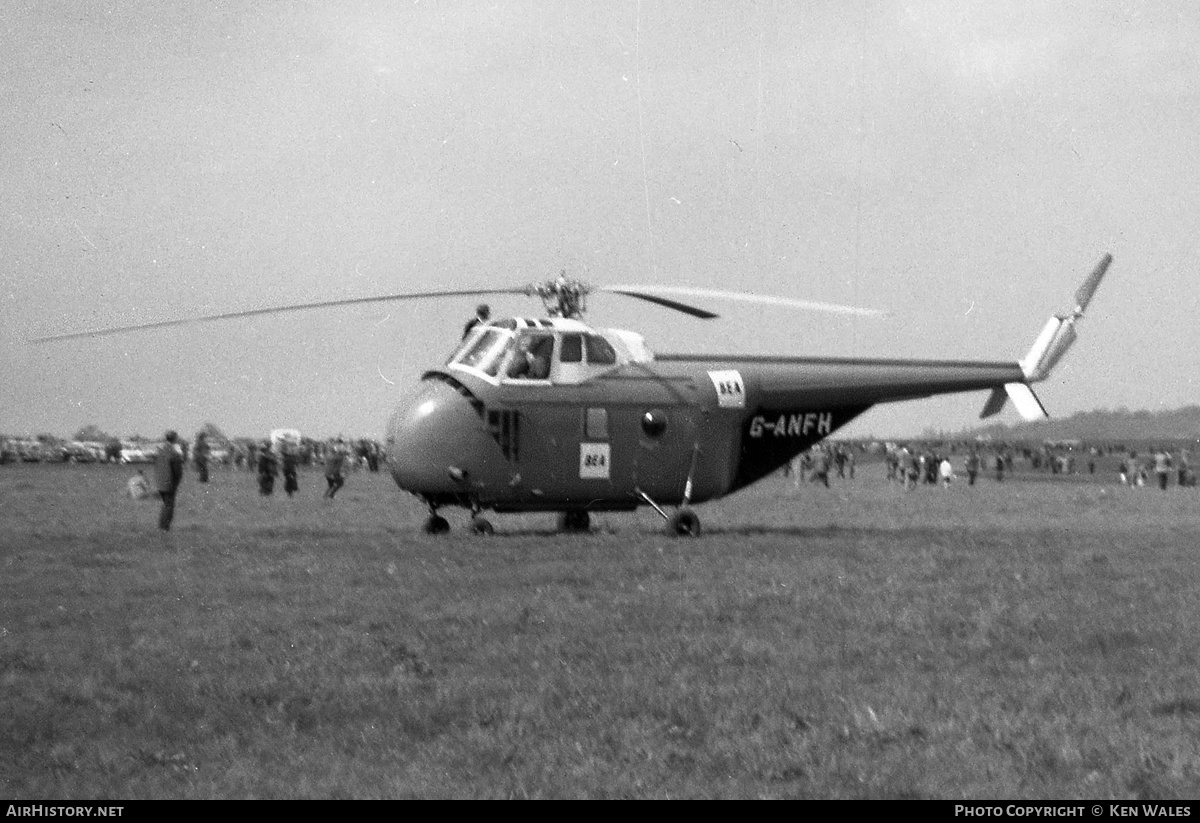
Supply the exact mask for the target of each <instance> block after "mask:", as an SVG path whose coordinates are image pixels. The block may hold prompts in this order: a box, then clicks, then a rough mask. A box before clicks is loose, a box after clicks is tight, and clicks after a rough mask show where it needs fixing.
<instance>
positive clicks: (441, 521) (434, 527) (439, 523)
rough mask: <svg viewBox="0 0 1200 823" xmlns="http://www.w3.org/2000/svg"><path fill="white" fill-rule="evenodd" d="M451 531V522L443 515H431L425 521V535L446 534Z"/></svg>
mask: <svg viewBox="0 0 1200 823" xmlns="http://www.w3.org/2000/svg"><path fill="white" fill-rule="evenodd" d="M448 531H450V521H448V520H447V519H446V518H444V517H442V516H441V515H437V514H431V515H429V519H428V520H426V521H425V534H445V533H446V532H448Z"/></svg>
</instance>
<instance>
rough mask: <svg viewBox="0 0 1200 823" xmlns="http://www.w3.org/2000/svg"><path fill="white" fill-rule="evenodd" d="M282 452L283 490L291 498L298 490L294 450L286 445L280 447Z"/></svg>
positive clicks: (298, 482)
mask: <svg viewBox="0 0 1200 823" xmlns="http://www.w3.org/2000/svg"><path fill="white" fill-rule="evenodd" d="M280 449H281V451H282V452H283V456H282V462H283V490H284V491H285V492H287V496H288V497H291V496H292V495H293V494H295V493H296V492H297V491H299V490H300V481H299V478H298V476H297V472H296V450H295V448H293V447H292V446H291V445H290V444H288V443H283V444H281V445H280Z"/></svg>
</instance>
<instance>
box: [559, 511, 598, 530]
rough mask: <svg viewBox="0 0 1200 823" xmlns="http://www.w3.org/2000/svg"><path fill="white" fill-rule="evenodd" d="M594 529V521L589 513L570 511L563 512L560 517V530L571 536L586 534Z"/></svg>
mask: <svg viewBox="0 0 1200 823" xmlns="http://www.w3.org/2000/svg"><path fill="white" fill-rule="evenodd" d="M591 527H592V519H591V518H590V517H589V516H588V513H587V512H583V511H569V512H563V513H562V514H560V515H559V516H558V530H559V531H563V532H569V533H571V534H579V533H581V532H586V531H588V530H589V529H590V528H591Z"/></svg>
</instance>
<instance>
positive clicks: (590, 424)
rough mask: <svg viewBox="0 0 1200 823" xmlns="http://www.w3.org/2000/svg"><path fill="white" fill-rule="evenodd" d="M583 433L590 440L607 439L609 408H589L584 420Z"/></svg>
mask: <svg viewBox="0 0 1200 823" xmlns="http://www.w3.org/2000/svg"><path fill="white" fill-rule="evenodd" d="M583 433H584V436H585V437H586V438H587V439H588V440H607V439H608V409H588V410H587V413H586V416H585V417H584V421H583Z"/></svg>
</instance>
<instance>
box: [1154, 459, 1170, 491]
mask: <svg viewBox="0 0 1200 823" xmlns="http://www.w3.org/2000/svg"><path fill="white" fill-rule="evenodd" d="M1170 473H1171V453H1170V452H1169V451H1167V450H1166V449H1159V450H1158V451H1156V452H1155V453H1154V476H1155V477H1156V478H1158V487H1159V488H1160V489H1162V490H1163V491H1166V490H1167V475H1169V474H1170Z"/></svg>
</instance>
